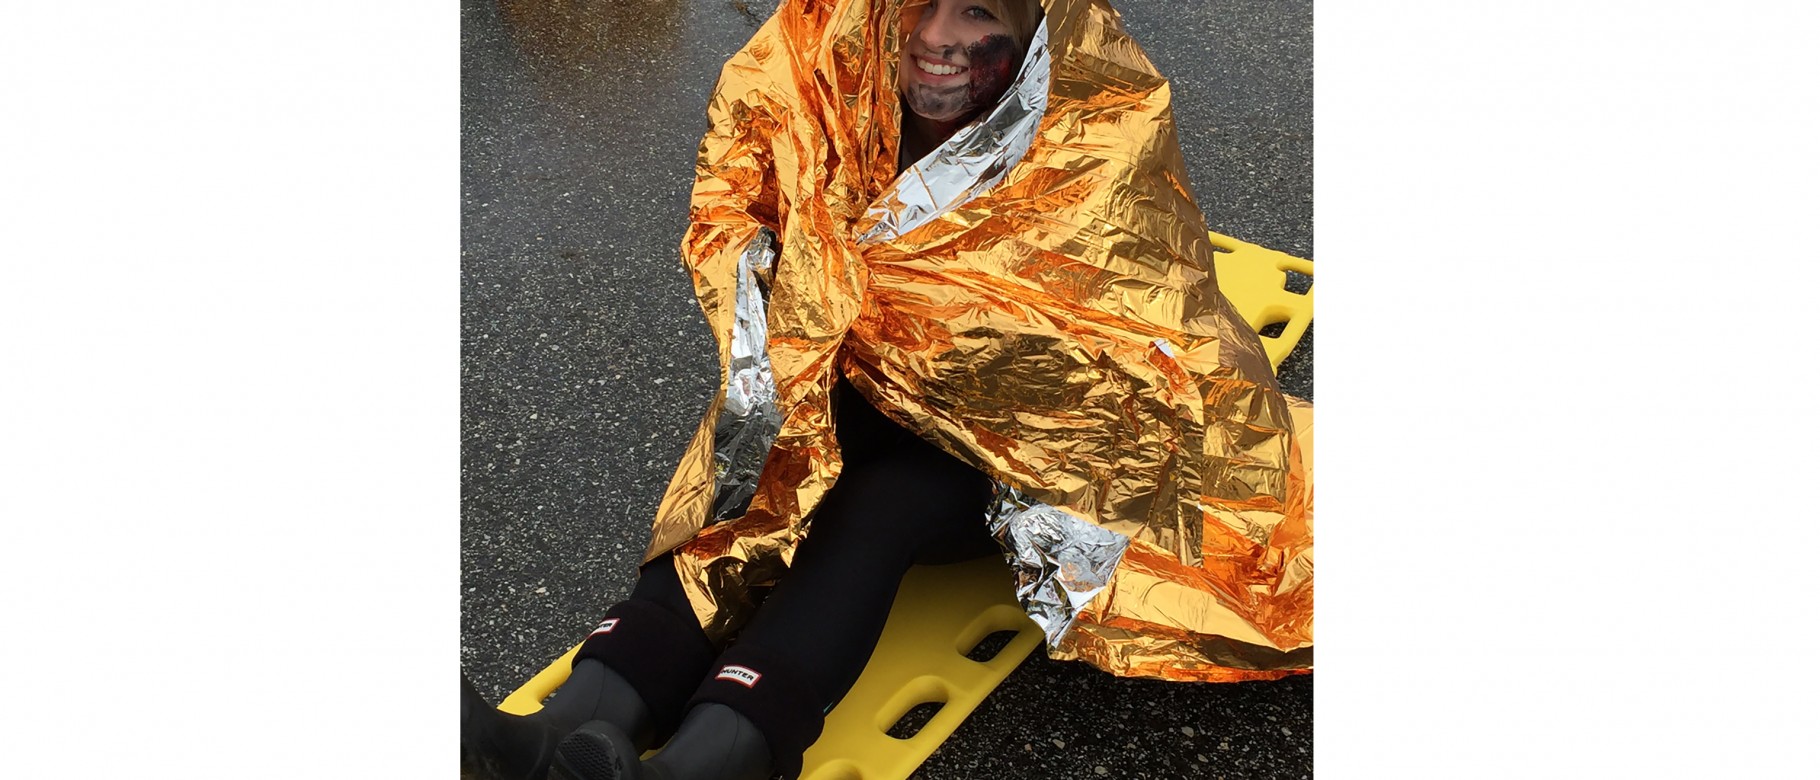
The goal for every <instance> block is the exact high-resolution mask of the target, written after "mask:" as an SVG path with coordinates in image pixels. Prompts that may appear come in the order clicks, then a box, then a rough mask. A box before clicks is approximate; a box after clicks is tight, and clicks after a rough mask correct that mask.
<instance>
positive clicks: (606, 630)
mask: <svg viewBox="0 0 1820 780" xmlns="http://www.w3.org/2000/svg"><path fill="white" fill-rule="evenodd" d="M617 625H619V618H607V619H606V620H602V621H600V625H599V626H596V627H595V628H594V630H593V631H592V632H590V633H589V634H588V636H594V635H595V634H611V633H613V627H614V626H617Z"/></svg>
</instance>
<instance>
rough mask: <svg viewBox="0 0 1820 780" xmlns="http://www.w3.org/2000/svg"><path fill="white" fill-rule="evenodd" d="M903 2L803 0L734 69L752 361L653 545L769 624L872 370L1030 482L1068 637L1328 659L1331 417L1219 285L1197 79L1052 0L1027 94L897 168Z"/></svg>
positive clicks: (887, 393)
mask: <svg viewBox="0 0 1820 780" xmlns="http://www.w3.org/2000/svg"><path fill="white" fill-rule="evenodd" d="M904 6H905V4H904V2H902V0H788V1H787V2H785V3H784V4H783V7H782V8H781V9H780V10H779V11H778V12H777V14H776V15H775V16H774V17H772V18H771V19H770V20H769V21H768V22H767V23H766V24H765V25H764V26H763V27H762V28H761V29H760V30H759V31H758V33H757V34H756V35H755V36H754V37H753V39H752V40H751V42H749V43H748V44H747V45H746V46H745V47H744V48H743V49H741V50H740V51H739V53H737V54H736V55H734V57H733V59H732V60H731V61H729V62H728V63H727V65H726V66H725V68H724V69H723V71H722V73H721V80H720V83H719V86H718V87H717V88H716V90H715V92H714V95H713V97H712V99H711V101H710V103H709V106H708V118H709V125H710V128H709V130H708V133H707V135H706V137H705V138H703V140H702V144H701V149H700V153H699V158H698V162H697V168H696V176H697V178H696V183H695V188H694V193H693V198H692V201H691V207H690V220H691V223H690V226H689V229H688V232H687V235H686V237H685V238H684V242H683V259H684V263H685V264H686V266H687V267H688V268H689V270H690V272H691V274H692V277H693V280H694V283H695V288H696V292H697V295H698V296H699V298H700V300H701V304H702V309H703V312H704V313H705V314H706V316H707V321H708V325H709V327H710V328H711V329H712V331H713V332H714V333H715V335H716V338H717V339H718V341H719V347H720V357H721V365H722V366H723V368H724V369H725V374H724V376H723V382H724V384H723V388H722V392H721V394H720V395H719V397H718V398H717V399H716V400H715V402H714V404H713V405H712V407H711V408H710V409H709V411H708V414H707V416H706V418H705V419H704V420H703V422H702V425H701V428H700V429H699V430H698V432H697V433H696V435H695V437H694V439H693V440H692V441H691V443H690V445H689V448H688V450H687V452H686V453H685V455H684V457H683V460H682V463H681V464H680V465H679V466H678V468H677V470H676V474H675V476H674V477H673V478H672V480H671V483H670V486H669V490H668V492H667V494H666V496H665V498H664V501H663V504H662V506H661V507H660V508H659V510H658V516H657V519H656V524H655V527H654V532H653V538H652V541H651V545H650V548H649V549H648V551H647V553H646V560H650V559H652V558H655V557H657V556H659V555H662V554H663V553H665V552H667V551H670V550H673V549H675V550H678V552H679V555H678V556H677V561H678V563H677V566H678V570H679V573H680V574H681V575H682V580H683V584H684V588H685V590H687V591H688V593H689V596H690V599H691V601H692V602H693V603H694V605H695V608H696V612H697V615H698V617H700V618H701V620H702V623H703V625H704V626H705V627H706V628H707V629H708V630H709V632H710V634H711V635H714V636H716V637H719V636H724V635H725V634H726V633H727V632H729V631H730V630H732V629H734V628H736V627H737V626H738V625H740V624H741V623H742V622H743V621H744V619H745V617H746V616H747V614H749V612H750V610H751V609H752V608H753V598H752V596H753V589H754V588H756V587H760V586H763V585H766V584H768V583H771V582H774V581H775V580H776V578H777V577H778V576H779V575H780V574H782V573H783V572H784V571H785V569H786V567H787V566H788V564H789V561H790V558H791V556H792V554H793V552H794V550H795V546H796V544H797V542H798V541H799V540H800V539H801V538H802V537H803V535H804V534H805V533H806V532H807V525H808V524H807V523H806V518H807V516H808V515H809V513H810V512H811V511H812V510H813V509H814V508H815V507H816V505H817V503H818V502H819V501H820V500H821V498H822V496H823V495H824V494H825V493H826V492H827V491H828V489H829V487H830V486H831V485H832V484H833V483H834V480H835V479H836V478H837V476H838V475H839V473H840V469H841V462H840V451H839V447H838V446H837V444H836V441H835V438H834V432H833V427H832V420H833V416H832V413H831V409H830V397H831V394H832V388H833V386H834V383H835V382H836V379H837V376H845V377H847V378H848V379H849V380H850V381H851V382H852V383H853V384H854V385H855V386H856V387H857V388H858V389H859V390H860V391H861V392H862V393H863V394H864V395H865V396H866V397H867V398H868V399H869V400H871V401H872V402H873V404H874V405H875V406H877V407H878V408H879V409H880V410H882V411H884V412H885V413H886V414H887V415H889V416H891V417H892V418H893V419H895V420H897V421H898V422H899V423H901V424H903V425H905V426H906V427H908V428H910V429H912V430H914V431H916V432H918V433H919V434H920V435H921V436H923V437H924V438H925V439H927V440H929V441H931V442H934V443H936V444H938V445H940V446H941V447H943V448H944V449H946V450H947V451H948V452H950V453H952V454H954V455H955V456H957V457H959V458H961V459H963V460H965V461H967V462H969V463H971V464H973V465H974V466H976V467H977V468H979V469H980V470H981V471H983V472H985V473H987V474H988V475H990V476H992V477H993V478H995V479H996V480H998V481H999V483H1000V484H1001V485H1002V489H1001V492H1000V498H999V501H998V502H996V503H997V506H996V507H995V508H994V509H993V510H992V512H991V513H990V517H988V518H983V519H982V520H983V521H984V522H990V523H991V524H992V528H993V530H994V532H995V533H997V534H998V535H999V538H1000V540H1001V541H1002V542H1004V543H1005V544H1006V545H1007V549H1008V557H1009V558H1010V559H1011V561H1012V566H1013V569H1014V571H1015V572H1016V573H1017V575H1018V578H1019V597H1020V599H1022V600H1023V601H1024V602H1025V605H1026V607H1027V608H1028V609H1029V610H1030V612H1031V615H1032V617H1033V618H1034V619H1036V620H1037V621H1038V623H1039V624H1041V625H1042V626H1043V628H1044V630H1045V632H1046V633H1047V634H1048V638H1049V641H1050V645H1051V647H1050V651H1051V655H1052V656H1055V657H1062V658H1079V659H1083V660H1086V661H1088V662H1091V663H1093V664H1095V665H1098V666H1100V667H1102V668H1105V669H1107V670H1109V671H1111V672H1114V673H1116V674H1121V675H1131V676H1148V677H1160V678H1166V679H1176V680H1203V681H1231V680H1247V679H1264V678H1274V677H1280V676H1282V675H1284V674H1290V673H1294V672H1297V671H1304V670H1307V669H1310V668H1311V667H1312V663H1313V638H1312V627H1311V621H1312V614H1313V606H1314V593H1313V582H1312V577H1313V537H1312V517H1313V507H1312V504H1311V502H1310V495H1311V490H1310V488H1311V484H1310V481H1309V474H1310V473H1311V472H1309V471H1308V470H1307V469H1306V467H1305V465H1304V462H1305V459H1306V458H1307V457H1308V454H1309V453H1310V452H1311V450H1310V449H1308V446H1309V444H1308V441H1307V436H1306V434H1307V430H1306V423H1307V422H1308V421H1309V419H1311V413H1312V412H1311V409H1309V408H1308V407H1307V406H1306V405H1305V404H1302V403H1301V402H1293V401H1292V400H1291V399H1287V398H1286V397H1285V396H1284V395H1283V394H1282V393H1281V392H1280V391H1279V390H1278V389H1277V385H1276V380H1275V378H1274V376H1273V375H1272V372H1271V367H1270V364H1269V363H1268V361H1267V360H1266V358H1265V356H1264V354H1263V351H1262V349H1261V348H1260V346H1259V344H1258V341H1257V337H1256V336H1255V334H1253V333H1252V331H1251V330H1250V329H1249V328H1248V327H1247V326H1246V325H1245V323H1244V322H1243V321H1242V320H1240V319H1239V317H1238V316H1237V315H1236V314H1235V313H1234V311H1233V310H1232V307H1231V306H1230V305H1229V304H1228V303H1227V302H1226V301H1225V299H1224V298H1222V297H1221V296H1220V295H1219V294H1218V291H1217V286H1216V284H1215V280H1214V278H1213V276H1212V269H1213V263H1212V252H1213V248H1212V246H1211V245H1210V244H1209V242H1208V239H1207V228H1206V224H1205V220H1204V218H1203V217H1202V215H1201V212H1200V210H1199V209H1198V208H1197V207H1196V206H1195V204H1194V201H1193V199H1192V198H1191V197H1190V195H1189V194H1188V192H1187V189H1186V187H1187V184H1186V182H1187V176H1186V174H1185V171H1184V167H1183V162H1182V158H1181V152H1180V150H1179V148H1178V146H1177V142H1176V136H1175V128H1174V124H1173V120H1172V118H1171V113H1170V107H1169V106H1170V88H1169V84H1168V82H1167V81H1165V80H1164V79H1163V78H1162V77H1161V76H1160V75H1158V73H1157V72H1156V70H1155V68H1154V67H1152V66H1151V64H1150V62H1149V60H1148V59H1147V58H1146V57H1145V56H1144V54H1143V52H1142V51H1141V50H1140V49H1139V48H1138V46H1137V44H1136V43H1135V42H1134V41H1132V39H1131V38H1130V37H1129V36H1128V35H1127V34H1126V33H1125V32H1124V30H1123V27H1122V25H1121V23H1120V21H1119V17H1118V15H1117V13H1116V12H1114V11H1113V10H1112V9H1111V8H1110V7H1109V6H1108V5H1107V4H1106V3H1105V2H1104V0H1048V1H1047V2H1045V3H1044V6H1045V9H1046V17H1045V19H1044V21H1043V23H1042V24H1041V25H1039V28H1038V31H1037V34H1036V39H1035V41H1033V44H1032V46H1031V52H1030V53H1029V55H1028V56H1027V57H1026V58H1025V59H1024V61H1023V63H1022V70H1021V71H1020V75H1019V77H1018V81H1017V82H1015V83H1014V84H1013V86H1012V88H1011V91H1010V92H1009V93H1008V94H1007V95H1006V96H1005V98H1004V99H1003V100H1002V101H1000V103H999V104H998V105H997V107H995V108H994V109H992V110H991V112H990V113H989V114H988V115H987V116H985V117H983V118H982V119H981V120H980V121H978V122H976V123H975V124H974V125H973V126H971V127H969V128H966V129H964V130H962V131H961V132H959V133H957V134H956V135H955V136H954V137H953V138H950V139H949V140H948V142H947V143H945V144H943V146H942V147H940V148H938V149H937V150H936V151H935V152H933V153H931V154H930V156H929V157H928V158H925V159H924V160H922V161H921V162H918V163H917V164H916V165H915V166H913V167H912V168H910V169H908V170H906V171H905V172H904V173H903V174H902V175H901V176H899V175H898V173H897V165H896V162H897V154H898V148H897V146H898V134H899V130H898V128H899V121H900V107H899V99H898V95H897V92H896V88H895V85H896V83H897V63H898V47H899V24H900V18H901V15H902V14H903V13H904V10H905V9H904ZM836 372H838V374H837V373H836ZM1292 406H1297V409H1296V412H1295V415H1294V416H1295V417H1301V418H1303V422H1304V430H1303V431H1302V432H1301V434H1302V435H1301V436H1298V435H1297V432H1296V424H1295V422H1294V421H1293V420H1292V412H1291V408H1292ZM1298 439H1300V441H1298Z"/></svg>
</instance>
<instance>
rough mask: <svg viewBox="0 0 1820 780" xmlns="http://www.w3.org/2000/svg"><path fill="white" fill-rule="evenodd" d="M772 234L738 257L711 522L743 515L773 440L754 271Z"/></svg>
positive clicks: (765, 259)
mask: <svg viewBox="0 0 1820 780" xmlns="http://www.w3.org/2000/svg"><path fill="white" fill-rule="evenodd" d="M775 240H776V234H774V233H772V232H771V231H770V230H769V229H762V230H760V231H759V233H758V235H757V236H755V237H753V239H752V242H751V243H750V244H748V245H747V246H746V251H744V252H741V253H740V255H739V267H738V268H737V269H736V270H735V273H737V274H738V275H739V282H738V286H737V288H736V289H735V292H734V301H733V308H734V315H733V338H732V343H731V349H730V359H729V361H728V364H727V384H726V388H725V395H724V396H723V401H722V404H721V411H720V417H719V418H718V419H716V420H715V421H714V505H713V522H720V521H724V520H729V519H732V518H735V517H738V516H740V515H742V514H744V513H745V511H746V507H747V505H748V504H750V503H751V501H752V494H753V493H756V492H757V491H758V478H759V472H760V471H761V470H762V469H763V468H764V465H765V455H766V453H768V452H770V451H771V443H772V442H773V441H775V440H776V439H777V431H778V428H779V427H780V426H781V425H782V424H783V416H782V415H780V414H779V413H778V411H777V380H776V378H775V377H774V376H772V374H771V358H770V357H769V356H768V355H767V354H766V352H765V344H766V337H765V298H764V290H763V287H762V286H761V285H760V283H759V276H758V270H759V269H761V268H770V267H771V262H772V260H773V259H775V258H776V256H777V253H776V252H775V251H774V250H773V249H772V248H771V247H772V243H773V242H774V241H775Z"/></svg>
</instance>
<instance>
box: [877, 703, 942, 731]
mask: <svg viewBox="0 0 1820 780" xmlns="http://www.w3.org/2000/svg"><path fill="white" fill-rule="evenodd" d="M945 704H946V702H939V701H926V702H923V703H922V704H918V705H916V706H915V707H911V708H910V711H909V712H906V713H904V715H903V717H901V718H898V719H897V722H896V723H893V724H891V728H888V729H886V730H885V735H886V736H888V737H891V738H892V739H910V738H911V737H914V736H916V735H917V734H918V733H919V732H921V731H922V730H923V727H924V726H927V725H929V720H930V719H931V718H934V717H935V713H938V712H941V711H942V707H943V706H944V705H945Z"/></svg>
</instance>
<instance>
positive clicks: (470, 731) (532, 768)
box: [461, 658, 653, 780]
mask: <svg viewBox="0 0 1820 780" xmlns="http://www.w3.org/2000/svg"><path fill="white" fill-rule="evenodd" d="M588 721H605V722H608V723H611V724H613V726H614V728H616V729H618V730H619V731H620V732H621V733H622V734H625V735H627V740H628V741H629V742H630V743H631V744H632V745H634V746H639V745H644V746H649V745H650V743H651V741H652V737H653V726H652V718H651V713H650V710H649V709H648V708H647V707H646V706H645V703H644V700H643V699H641V698H639V696H638V693H637V692H636V691H634V690H633V688H632V685H631V683H628V682H626V681H625V679H624V678H622V677H620V676H619V675H618V674H616V673H614V672H613V670H611V669H608V668H607V667H606V665H605V664H602V663H601V662H600V661H598V660H595V659H592V658H587V659H583V660H581V661H578V662H576V664H575V666H574V668H572V669H571V670H570V672H569V679H568V680H566V681H564V682H563V684H562V687H560V688H557V689H556V693H555V694H553V695H552V697H551V699H550V700H549V701H548V702H547V703H545V704H544V706H543V709H541V710H538V711H537V712H535V713H532V714H530V715H512V714H508V713H505V712H501V711H499V710H498V709H495V708H494V707H493V706H492V705H491V704H488V703H487V701H486V699H484V698H482V697H481V695H480V694H479V693H477V692H475V690H474V687H473V685H472V684H470V683H469V682H468V678H467V677H465V676H464V677H462V678H461V771H462V777H464V778H475V780H541V779H542V778H543V777H545V776H546V774H547V773H548V771H549V767H550V759H551V758H552V757H553V756H554V755H555V754H556V746H557V744H558V743H559V742H561V740H562V738H563V736H564V735H566V734H568V733H569V732H571V731H573V730H575V728H576V727H577V726H580V725H581V724H582V723H585V722H588Z"/></svg>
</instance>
